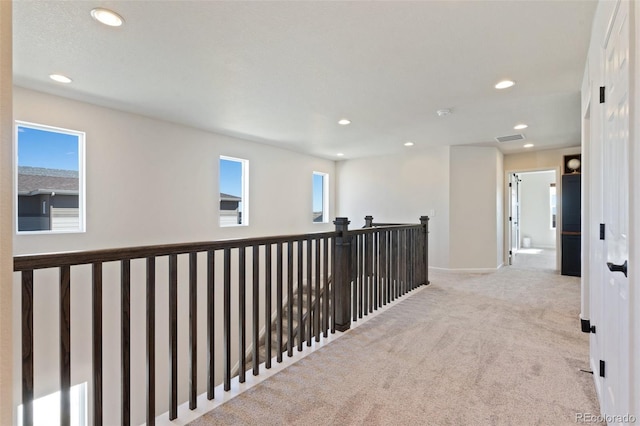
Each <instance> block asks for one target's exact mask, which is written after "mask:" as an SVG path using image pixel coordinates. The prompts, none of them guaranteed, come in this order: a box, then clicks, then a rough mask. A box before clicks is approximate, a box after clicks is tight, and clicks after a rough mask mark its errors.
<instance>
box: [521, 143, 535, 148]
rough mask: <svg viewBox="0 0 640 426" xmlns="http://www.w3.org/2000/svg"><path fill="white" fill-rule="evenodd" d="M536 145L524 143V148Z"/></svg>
mask: <svg viewBox="0 0 640 426" xmlns="http://www.w3.org/2000/svg"><path fill="white" fill-rule="evenodd" d="M533 147H534V145H533V144H532V143H526V144H524V145H523V148H533Z"/></svg>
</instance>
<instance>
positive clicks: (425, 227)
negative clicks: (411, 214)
mask: <svg viewBox="0 0 640 426" xmlns="http://www.w3.org/2000/svg"><path fill="white" fill-rule="evenodd" d="M420 225H422V239H423V241H424V245H423V247H424V251H423V253H422V254H423V262H424V272H423V273H424V284H425V285H427V284H430V283H429V216H420Z"/></svg>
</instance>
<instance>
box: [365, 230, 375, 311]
mask: <svg viewBox="0 0 640 426" xmlns="http://www.w3.org/2000/svg"><path fill="white" fill-rule="evenodd" d="M364 238H365V240H366V243H365V249H366V251H365V257H364V262H365V267H364V269H365V274H366V281H365V284H366V286H367V291H368V293H369V297H368V298H367V306H368V308H369V309H368V312H369V313H371V312H373V298H374V296H375V289H374V287H373V233H371V232H368V233H367V234H366V235H365V236H364ZM366 312H367V310H365V313H366Z"/></svg>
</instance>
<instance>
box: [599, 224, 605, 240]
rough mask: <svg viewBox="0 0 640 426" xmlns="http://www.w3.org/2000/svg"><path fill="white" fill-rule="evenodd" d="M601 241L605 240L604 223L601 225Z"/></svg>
mask: <svg viewBox="0 0 640 426" xmlns="http://www.w3.org/2000/svg"><path fill="white" fill-rule="evenodd" d="M600 239H601V240H604V223H601V224H600Z"/></svg>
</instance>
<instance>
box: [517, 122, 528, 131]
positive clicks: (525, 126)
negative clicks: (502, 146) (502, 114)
mask: <svg viewBox="0 0 640 426" xmlns="http://www.w3.org/2000/svg"><path fill="white" fill-rule="evenodd" d="M527 127H529V126H527V125H526V124H524V123H522V124H516V125H515V126H513V128H514V130H522V129H526V128H527Z"/></svg>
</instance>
